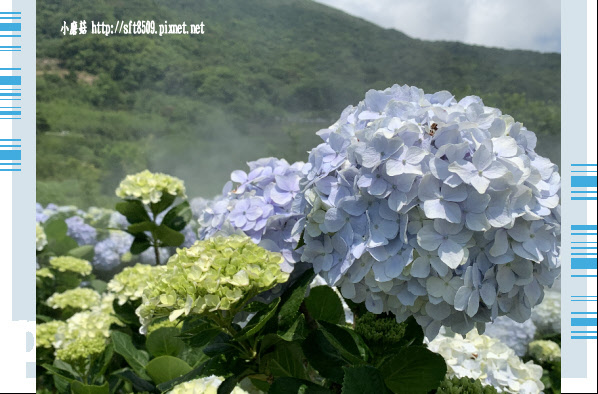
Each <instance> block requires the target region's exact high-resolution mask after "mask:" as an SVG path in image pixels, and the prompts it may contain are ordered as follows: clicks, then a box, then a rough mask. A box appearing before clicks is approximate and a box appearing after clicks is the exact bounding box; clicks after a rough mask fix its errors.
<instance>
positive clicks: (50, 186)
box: [37, 0, 561, 207]
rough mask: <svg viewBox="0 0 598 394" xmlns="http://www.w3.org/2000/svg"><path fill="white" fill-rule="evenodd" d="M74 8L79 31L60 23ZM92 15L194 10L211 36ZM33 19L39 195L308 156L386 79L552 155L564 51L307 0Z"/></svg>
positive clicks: (69, 195) (45, 13) (98, 5)
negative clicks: (474, 108)
mask: <svg viewBox="0 0 598 394" xmlns="http://www.w3.org/2000/svg"><path fill="white" fill-rule="evenodd" d="M73 20H75V21H80V20H86V21H87V23H88V34H86V35H77V36H69V35H67V36H63V35H62V34H61V33H60V27H61V26H62V25H63V21H66V22H67V23H70V21H73ZM92 20H93V21H96V22H97V21H104V22H106V23H111V24H115V23H116V22H117V21H120V20H122V21H126V22H128V21H129V20H154V21H156V23H163V22H164V21H168V23H182V22H186V23H187V24H189V23H200V22H202V21H203V22H204V24H205V34H204V35H185V36H178V35H164V36H162V37H159V36H142V35H138V36H118V35H114V36H109V37H106V36H100V35H91V34H89V31H90V30H91V29H90V27H89V25H90V24H91V21H92ZM37 21H38V22H37V23H38V26H37V33H38V35H37V58H38V77H37V89H38V90H37V108H38V119H37V177H38V178H37V179H38V182H37V187H38V189H37V199H38V201H40V202H42V203H44V204H45V203H48V202H55V203H60V204H76V205H79V206H82V207H85V206H89V205H111V204H112V202H113V198H114V197H113V194H114V189H115V188H116V186H117V184H118V182H119V181H120V179H121V178H122V177H124V175H125V174H128V173H132V172H134V171H139V170H142V169H144V168H149V169H151V170H153V171H161V172H167V173H170V174H173V175H176V176H179V177H181V178H182V179H184V180H185V183H186V185H187V188H188V194H189V195H190V196H197V195H201V196H204V197H211V196H213V195H214V194H216V193H218V192H219V191H220V189H221V187H222V186H223V185H224V183H225V182H226V180H227V179H228V177H229V174H230V172H231V171H232V170H234V169H244V168H245V162H246V161H249V160H255V159H257V158H260V157H264V156H277V157H282V158H285V159H287V160H288V161H296V160H306V159H307V154H306V152H307V150H309V149H310V148H311V147H313V146H315V145H316V144H317V143H319V138H318V137H317V136H316V135H315V132H316V131H317V130H318V129H320V128H322V127H327V126H328V125H330V124H331V123H333V122H334V121H335V120H336V119H337V118H338V116H339V115H340V112H341V111H342V110H343V109H344V108H345V107H346V106H347V105H351V104H353V105H354V104H357V103H358V102H359V101H360V100H362V99H363V97H364V95H365V92H366V91H367V90H369V89H383V88H386V87H388V86H391V85H393V84H395V83H398V84H408V85H415V86H418V87H420V88H422V89H424V90H425V91H426V92H434V91H437V90H449V91H451V92H452V93H453V94H454V95H455V96H456V97H457V98H458V99H460V98H461V97H463V96H466V95H471V94H475V95H478V96H480V97H482V98H483V99H484V102H485V103H486V105H490V106H495V107H498V108H501V109H502V110H503V112H504V113H507V114H510V115H512V116H513V117H514V118H515V119H516V120H518V121H521V122H523V123H524V125H525V126H527V127H528V128H529V129H530V130H533V131H535V132H536V133H537V134H538V138H539V147H538V151H539V152H540V153H541V154H544V155H547V156H549V157H550V158H551V160H553V161H555V162H557V163H558V162H560V147H559V145H560V67H561V66H560V64H561V62H560V55H559V54H541V53H535V52H529V51H507V50H501V49H494V48H493V49H490V48H484V47H479V46H470V45H465V44H460V43H451V42H426V41H421V40H416V39H412V38H409V37H407V36H406V35H404V34H402V33H401V32H398V31H396V30H388V29H383V28H381V27H378V26H376V25H374V24H371V23H369V22H366V21H364V20H361V19H358V18H355V17H352V16H350V15H348V14H345V13H343V12H341V11H338V10H335V9H332V8H329V7H327V6H324V5H321V4H318V3H315V2H312V1H307V0H296V1H294V0H285V1H280V0H245V1H233V0H225V1H215V0H201V1H197V0H177V1H174V0H173V1H168V2H166V1H160V0H126V1H125V0H106V1H103V2H97V1H92V0H70V1H62V0H60V1H58V0H53V1H43V2H38V3H37ZM422 23H427V24H430V28H434V24H433V21H428V20H422ZM497 34H499V32H497Z"/></svg>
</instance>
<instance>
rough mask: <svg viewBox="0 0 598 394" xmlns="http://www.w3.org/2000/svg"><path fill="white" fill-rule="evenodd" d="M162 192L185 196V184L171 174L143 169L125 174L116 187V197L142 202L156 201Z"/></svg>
mask: <svg viewBox="0 0 598 394" xmlns="http://www.w3.org/2000/svg"><path fill="white" fill-rule="evenodd" d="M164 193H168V194H170V195H173V196H177V197H185V185H184V184H183V181H182V180H180V179H178V178H175V177H173V176H170V175H166V174H162V173H152V172H150V171H148V170H145V171H141V172H139V173H137V174H133V175H127V176H126V177H125V179H123V180H122V182H121V183H120V185H119V186H118V188H117V189H116V195H117V196H118V197H120V198H123V199H134V200H141V202H143V203H144V204H149V203H154V204H155V203H157V202H158V201H160V199H161V198H162V195H163V194H164Z"/></svg>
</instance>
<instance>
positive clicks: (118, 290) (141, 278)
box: [108, 264, 156, 305]
mask: <svg viewBox="0 0 598 394" xmlns="http://www.w3.org/2000/svg"><path fill="white" fill-rule="evenodd" d="M155 271H156V268H155V267H152V266H150V265H146V264H136V265H134V266H133V267H127V268H125V269H123V270H122V271H121V272H120V273H118V274H116V275H114V277H113V278H112V279H111V280H110V282H108V290H109V291H110V292H112V293H113V294H114V295H115V296H116V298H117V299H118V304H119V305H123V304H124V303H126V302H127V301H136V300H139V299H141V296H142V295H143V290H144V289H145V287H146V286H147V282H148V281H149V280H150V278H151V276H152V273H153V272H155Z"/></svg>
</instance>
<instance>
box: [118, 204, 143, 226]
mask: <svg viewBox="0 0 598 394" xmlns="http://www.w3.org/2000/svg"><path fill="white" fill-rule="evenodd" d="M116 210H117V211H118V212H120V213H121V214H122V215H123V216H124V217H125V218H127V221H128V222H129V223H131V224H134V223H141V222H146V221H151V219H150V217H149V215H148V214H147V211H146V210H145V207H144V206H143V203H142V202H141V201H139V200H125V201H121V202H119V203H117V204H116Z"/></svg>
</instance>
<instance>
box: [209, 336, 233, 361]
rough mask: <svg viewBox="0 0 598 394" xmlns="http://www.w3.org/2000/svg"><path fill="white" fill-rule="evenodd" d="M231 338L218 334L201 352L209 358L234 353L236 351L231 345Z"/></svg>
mask: <svg viewBox="0 0 598 394" xmlns="http://www.w3.org/2000/svg"><path fill="white" fill-rule="evenodd" d="M231 339H232V338H231V337H230V336H229V335H227V334H225V333H223V332H219V333H218V335H216V336H215V337H214V338H213V339H212V340H211V341H210V343H209V344H208V345H207V346H206V347H204V349H203V352H204V353H205V354H206V355H207V356H209V357H215V356H217V355H219V354H224V353H235V352H237V351H238V349H237V348H236V347H235V346H234V345H233V344H231Z"/></svg>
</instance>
